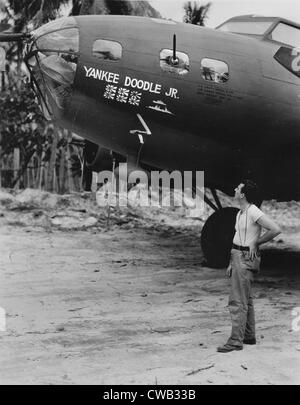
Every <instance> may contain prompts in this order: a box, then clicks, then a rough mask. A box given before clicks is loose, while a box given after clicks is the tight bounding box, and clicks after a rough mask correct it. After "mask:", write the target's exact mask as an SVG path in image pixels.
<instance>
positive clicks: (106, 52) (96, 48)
mask: <svg viewBox="0 0 300 405" xmlns="http://www.w3.org/2000/svg"><path fill="white" fill-rule="evenodd" d="M93 56H95V57H96V58H98V59H107V60H119V59H121V58H122V45H121V44H119V42H115V41H108V40H106V39H97V40H96V41H95V42H94V43H93Z"/></svg>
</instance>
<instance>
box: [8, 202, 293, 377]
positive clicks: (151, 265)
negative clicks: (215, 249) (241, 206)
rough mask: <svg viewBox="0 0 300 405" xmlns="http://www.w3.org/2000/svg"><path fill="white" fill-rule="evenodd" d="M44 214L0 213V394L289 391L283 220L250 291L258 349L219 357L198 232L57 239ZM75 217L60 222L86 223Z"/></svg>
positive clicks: (215, 307) (287, 249)
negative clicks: (2, 388)
mask: <svg viewBox="0 0 300 405" xmlns="http://www.w3.org/2000/svg"><path fill="white" fill-rule="evenodd" d="M12 203H13V204H15V201H13V202H12ZM12 203H11V202H10V204H12ZM55 204H56V203H53V206H52V208H51V209H52V211H51V209H50V211H49V210H48V211H47V210H44V209H43V210H40V209H37V208H36V207H35V208H32V207H31V208H30V209H29V208H28V207H27V208H28V209H27V210H25V209H24V207H23V209H21V208H20V206H19V207H18V209H17V208H16V206H12V205H8V207H7V204H6V206H4V205H2V208H1V209H0V252H1V257H0V271H1V282H0V306H1V307H2V308H4V309H5V310H6V314H7V330H6V332H0V383H1V384H299V383H300V339H299V338H300V331H296V330H293V327H292V322H293V319H294V318H295V316H293V315H292V310H293V308H295V307H300V299H299V287H300V273H299V252H300V246H299V245H300V241H299V235H300V227H299V224H298V223H295V222H293V223H292V224H290V223H289V221H288V217H287V215H286V214H283V216H282V218H283V219H282V221H283V222H284V223H285V224H288V226H287V227H286V228H285V229H284V233H283V234H282V235H281V239H280V240H279V241H277V242H276V243H275V242H274V243H273V244H272V245H270V246H269V248H268V249H267V250H266V251H265V255H264V264H263V266H262V271H261V273H260V275H259V276H258V277H257V279H256V282H255V287H254V291H255V297H256V300H255V304H256V319H257V338H258V344H257V345H256V346H244V350H243V351H240V352H232V353H228V354H221V353H217V352H216V347H217V346H218V345H221V344H223V343H225V341H226V339H227V337H228V334H229V333H230V318H229V313H228V309H227V307H226V306H227V300H228V298H227V296H228V291H229V280H228V279H226V277H225V274H224V270H216V269H211V268H207V267H205V266H204V265H203V256H202V253H201V249H200V247H199V234H200V230H201V226H202V225H201V221H198V222H197V221H196V222H195V223H194V226H192V224H191V223H189V224H188V225H187V224H186V226H185V227H182V226H181V227H180V226H178V224H175V225H174V224H173V225H174V226H172V227H171V226H169V225H168V226H167V225H165V223H166V221H167V220H166V218H165V219H164V220H162V218H160V221H159V222H160V224H161V223H163V224H164V225H160V226H158V225H157V222H155V223H154V222H153V221H152V222H151V221H150V222H149V221H146V222H142V221H138V220H137V217H135V216H134V215H132V216H129V217H128V215H126V216H125V219H126V220H125V219H124V217H122V216H121V217H122V218H123V220H122V221H121V223H122V224H121V225H122V226H121V225H120V218H121V217H120V215H119V223H117V222H116V221H115V222H114V221H113V220H112V221H113V222H112V226H111V227H110V229H109V230H107V229H106V227H105V226H104V222H103V221H104V220H103V218H102V222H101V218H100V217H98V218H96V219H98V223H97V226H96V225H95V224H94V226H92V225H93V224H92V222H93V221H91V220H89V221H90V222H89V223H90V224H91V226H90V227H86V228H84V229H81V228H80V227H79V229H78V227H77V228H75V225H74V224H73V225H74V226H73V228H72V226H71V225H70V224H72V222H70V221H69V223H68V226H69V228H65V229H62V227H61V226H60V227H59V226H55V224H56V225H57V218H60V220H61V222H60V224H62V223H66V221H67V219H66V216H67V214H66V210H65V211H62V208H60V209H61V212H60V213H58V212H57V209H56V211H55V213H53V207H54V206H55ZM48 208H49V207H48ZM298 208H299V207H298V206H297V207H296V211H297V210H298ZM272 209H273V208H272V207H271V208H270V207H269V212H271V211H272ZM78 210H79V209H78V208H77V211H76V210H75V209H74V208H73V214H72V215H73V216H71V214H70V209H69V210H68V216H69V217H68V218H69V220H70V217H71V218H73V219H74V218H75V217H77V219H78V216H79V215H82V216H85V219H82V218H81V219H80V220H81V221H83V220H85V221H86V220H87V219H88V218H91V212H87V213H85V212H82V211H78ZM93 215H94V218H95V213H94V214H93ZM28 218H30V219H31V220H30V221H29V220H28ZM45 218H46V219H47V221H48V222H47V221H46V219H45ZM128 218H129V220H128ZM55 219H56V222H55ZM26 221H27V222H26ZM34 221H37V222H36V223H35V222H34ZM45 221H46V222H45ZM63 221H65V222H63ZM53 224H54V225H53ZM132 224H135V225H134V226H133V225H132ZM70 226H71V228H70ZM270 248H271V250H270ZM299 310H300V309H299ZM298 325H299V326H300V321H299V322H298Z"/></svg>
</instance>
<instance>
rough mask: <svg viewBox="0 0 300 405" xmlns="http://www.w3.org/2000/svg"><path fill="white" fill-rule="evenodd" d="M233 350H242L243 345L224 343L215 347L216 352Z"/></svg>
mask: <svg viewBox="0 0 300 405" xmlns="http://www.w3.org/2000/svg"><path fill="white" fill-rule="evenodd" d="M234 350H243V346H231V345H228V344H227V343H226V344H225V345H224V346H219V347H218V348H217V352H220V353H228V352H232V351H234Z"/></svg>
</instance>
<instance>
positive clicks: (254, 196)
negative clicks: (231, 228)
mask: <svg viewBox="0 0 300 405" xmlns="http://www.w3.org/2000/svg"><path fill="white" fill-rule="evenodd" d="M241 183H242V184H244V186H243V187H241V192H242V193H243V194H245V197H246V199H247V201H248V202H249V203H252V204H255V205H258V206H260V204H261V195H260V190H259V188H258V185H257V184H256V183H254V181H252V180H243V181H241Z"/></svg>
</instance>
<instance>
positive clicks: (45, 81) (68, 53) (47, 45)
mask: <svg viewBox="0 0 300 405" xmlns="http://www.w3.org/2000/svg"><path fill="white" fill-rule="evenodd" d="M78 48H79V32H78V29H77V28H67V29H61V30H59V31H52V32H49V33H48V34H43V35H42V36H40V37H39V38H38V39H37V40H36V43H35V45H34V47H33V51H34V52H33V54H34V57H33V58H31V59H30V60H29V64H30V65H31V67H32V73H33V74H34V76H35V78H36V81H37V83H38V84H39V85H40V87H43V88H42V89H41V92H42V93H44V92H45V90H46V91H48V92H49V93H50V95H51V96H52V98H53V99H54V100H55V102H56V104H57V106H58V107H59V108H62V109H63V108H66V107H67V104H68V101H69V99H70V95H71V92H72V85H73V83H74V78H75V73H76V68H77V59H78ZM33 59H35V61H34V63H32V62H33Z"/></svg>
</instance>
